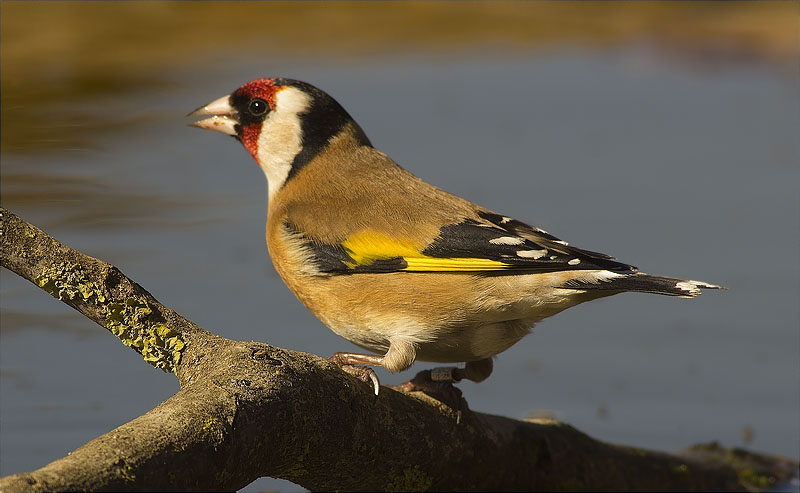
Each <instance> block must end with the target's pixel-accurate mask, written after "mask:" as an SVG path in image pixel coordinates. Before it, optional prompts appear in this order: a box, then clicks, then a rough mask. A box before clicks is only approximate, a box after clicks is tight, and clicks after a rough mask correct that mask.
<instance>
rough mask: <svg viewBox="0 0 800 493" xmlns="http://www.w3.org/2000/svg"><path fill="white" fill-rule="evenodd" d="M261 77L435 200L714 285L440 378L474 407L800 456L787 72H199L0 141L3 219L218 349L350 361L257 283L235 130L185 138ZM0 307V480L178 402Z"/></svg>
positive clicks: (246, 163) (606, 67) (579, 323)
mask: <svg viewBox="0 0 800 493" xmlns="http://www.w3.org/2000/svg"><path fill="white" fill-rule="evenodd" d="M260 76H287V77H293V78H298V79H303V80H306V81H308V82H311V83H313V84H315V85H317V86H318V87H320V88H322V89H323V90H326V91H327V92H329V93H330V94H332V95H333V96H334V97H335V98H337V99H338V100H339V102H340V103H342V105H343V106H344V107H345V108H347V109H348V111H349V112H350V113H351V114H352V115H353V116H354V117H355V118H356V120H357V121H358V122H359V123H360V124H361V126H362V127H363V128H364V129H365V131H366V133H367V135H368V136H369V137H370V139H371V140H372V142H373V143H374V145H375V146H376V147H378V148H379V149H381V150H383V151H384V152H386V153H387V154H389V156H391V157H392V158H393V159H395V160H396V161H397V162H398V163H400V164H401V165H402V166H404V167H406V168H407V169H409V170H411V171H412V172H414V173H415V174H417V175H419V176H421V177H422V178H424V179H426V180H428V181H430V182H431V183H434V184H436V185H438V186H440V187H442V188H444V189H446V190H448V191H450V192H453V193H456V194H458V195H461V196H463V197H466V198H468V199H470V200H472V201H474V202H477V203H480V204H482V205H484V206H486V207H489V208H491V209H493V210H496V211H498V212H501V213H503V214H506V215H511V216H514V217H517V218H519V219H520V220H523V221H526V222H529V223H533V224H536V225H538V226H540V227H542V228H544V229H546V230H548V231H550V232H551V233H553V234H555V235H557V236H559V237H561V238H563V239H565V240H567V241H569V242H570V243H571V244H573V245H576V246H579V247H584V248H587V249H591V250H596V251H601V252H605V253H609V254H612V255H614V256H616V257H617V258H619V259H620V260H622V261H624V262H628V263H631V264H634V265H637V266H639V267H640V268H641V269H642V270H643V271H646V272H650V273H657V274H664V275H671V276H677V277H685V278H690V279H699V280H704V281H709V282H713V283H719V284H723V285H726V286H728V287H729V288H730V290H729V291H724V292H707V293H706V294H704V295H703V296H702V297H700V298H698V299H694V300H682V299H674V298H667V297H659V296H650V295H636V294H626V295H620V296H615V297H612V298H608V299H604V300H600V301H596V302H593V303H590V304H585V305H582V306H579V307H576V308H573V309H571V310H568V311H566V312H564V313H562V314H560V315H558V316H556V317H554V318H552V319H548V320H546V321H545V322H543V323H541V324H540V325H539V326H537V328H536V329H535V331H534V334H533V335H530V336H528V337H526V338H525V339H523V340H522V341H521V342H520V343H518V344H517V345H516V346H514V347H513V348H511V349H510V350H508V351H507V352H505V353H503V354H501V355H500V356H499V357H498V358H497V360H496V362H495V371H494V374H493V375H492V376H491V378H490V379H489V380H487V381H486V382H484V383H481V384H472V383H464V384H462V385H461V387H462V388H463V390H464V394H465V396H466V398H467V399H468V401H469V403H470V407H471V408H472V409H475V410H479V411H482V412H488V413H496V414H502V415H505V416H510V417H515V418H522V417H525V416H528V415H530V414H531V413H537V412H547V413H550V414H552V415H555V416H556V417H557V418H558V419H561V420H564V421H566V422H568V423H570V424H572V425H574V426H576V427H577V428H579V429H581V430H583V431H585V432H587V433H589V434H590V435H592V436H593V437H596V438H598V439H602V440H605V441H609V442H614V443H621V444H630V445H636V446H642V447H647V448H651V449H659V450H666V451H677V450H680V449H682V448H684V447H687V446H689V445H691V444H693V443H697V442H704V441H710V440H717V441H719V442H721V443H722V444H723V445H726V446H746V447H748V448H751V449H754V450H758V451H764V452H768V453H775V454H783V455H788V456H791V457H794V458H798V457H800V450H798V443H800V425H799V424H798V416H800V386H799V385H798V383H800V310H799V309H798V300H800V256H799V255H798V245H800V195H799V194H798V185H797V184H798V183H800V166H798V163H799V162H800V159H799V158H800V155H799V153H798V141H797V135H799V134H800V117H799V116H798V111H797V110H798V107H797V83H798V80H797V74H792V73H781V72H777V71H773V70H770V69H768V68H765V67H759V66H740V65H736V66H726V67H721V68H719V67H718V68H716V69H714V70H710V69H709V70H705V69H702V68H698V67H697V66H694V65H692V66H689V65H683V64H681V63H680V62H678V61H675V60H672V61H665V60H663V59H661V58H659V57H658V56H656V55H655V54H653V53H652V52H650V51H648V50H638V49H635V50H624V51H615V52H610V53H608V52H594V51H585V52H584V51H577V50H573V51H557V52H542V53H538V54H536V55H525V54H518V55H514V56H510V55H502V54H498V53H491V52H487V53H482V54H473V55H471V56H470V57H462V58H453V57H445V56H439V57H400V56H398V57H394V58H388V59H387V58H384V59H367V60H352V61H345V62H343V61H336V62H326V61H324V60H316V59H308V58H299V59H293V60H279V59H278V60H276V59H263V60H253V59H250V60H248V62H247V63H246V64H245V63H237V62H228V63H223V62H221V61H220V62H219V63H209V64H208V65H207V66H204V67H198V68H197V69H187V68H184V69H181V70H176V71H175V72H174V73H172V74H167V75H166V77H167V78H168V80H169V84H166V85H163V86H162V87H161V88H160V89H155V90H153V91H149V92H142V93H136V94H131V95H128V96H126V97H124V98H105V99H102V100H97V101H92V102H91V103H90V104H89V105H88V110H89V111H96V112H97V113H98V114H102V115H108V118H109V120H110V121H111V122H114V121H126V119H138V120H137V121H138V123H137V124H136V125H135V126H132V127H130V126H129V127H126V130H125V131H124V132H106V133H101V134H98V135H87V145H85V146H79V147H72V148H65V149H63V152H60V153H55V154H52V153H51V154H47V155H34V154H11V153H4V154H3V162H2V178H3V180H2V187H3V205H4V206H5V207H9V208H10V209H12V210H13V211H14V212H15V213H17V214H19V215H20V216H22V217H23V218H25V219H27V220H29V221H31V222H33V223H34V224H37V225H38V226H40V227H43V228H44V229H45V230H47V231H48V232H49V233H51V234H53V235H54V236H56V237H57V238H58V239H60V240H62V241H64V242H66V243H67V244H69V245H71V246H72V247H74V248H77V249H79V250H81V251H83V252H86V253H88V254H90V255H94V256H97V257H99V258H102V259H104V260H107V261H109V262H111V263H114V264H115V265H117V266H118V267H119V268H121V269H122V270H123V272H125V273H126V274H127V275H128V276H130V277H131V278H133V279H134V280H136V281H137V282H139V283H140V284H141V285H142V286H144V287H145V288H146V289H148V290H149V291H150V292H151V293H152V294H153V295H155V296H156V297H157V298H158V299H159V300H160V301H161V302H162V303H164V304H165V305H168V306H170V307H172V308H174V309H176V310H178V311H179V312H181V313H182V314H183V315H185V316H186V317H187V318H189V319H191V320H193V321H194V322H196V323H197V324H199V325H200V326H202V327H204V328H206V329H208V330H211V331H213V332H216V333H218V334H220V335H223V336H225V337H229V338H233V339H243V340H260V341H265V342H269V343H271V344H275V345H278V346H282V347H287V348H291V349H296V350H302V351H308V352H312V353H316V354H319V355H323V356H327V355H330V354H332V353H334V352H336V351H344V350H349V349H354V346H352V345H350V344H349V343H348V342H346V341H345V340H343V339H341V338H339V337H337V336H336V335H334V334H333V333H331V332H330V331H329V330H328V329H326V328H325V327H324V326H323V325H322V324H321V323H320V322H319V321H317V320H316V319H315V318H314V317H313V316H312V315H311V314H310V313H309V312H308V311H307V310H306V309H305V308H304V307H303V306H302V305H301V304H300V303H299V302H298V301H297V300H296V299H295V298H294V296H293V295H292V294H291V293H290V292H289V291H288V290H287V289H286V287H285V286H284V285H283V283H282V281H281V280H280V278H279V277H278V276H277V274H276V273H275V272H274V270H273V268H272V266H271V264H270V262H269V260H268V258H267V254H266V249H265V246H264V240H263V236H264V221H265V218H266V182H265V181H264V179H263V175H262V174H261V171H260V170H259V169H258V167H257V166H256V165H255V163H254V162H252V160H251V159H250V157H249V156H248V155H247V154H246V152H245V151H244V150H243V149H242V148H241V146H240V145H239V144H237V143H236V142H235V141H234V140H233V139H229V138H225V137H223V136H221V135H218V134H215V133H210V132H202V131H199V130H197V129H193V128H189V127H186V126H185V123H186V121H187V120H186V119H185V118H184V116H183V115H185V114H186V113H187V112H188V111H190V110H192V109H193V108H196V107H197V106H199V105H200V104H203V103H206V102H208V101H210V100H212V99H214V98H216V97H219V96H221V95H223V94H226V93H228V92H230V91H231V90H233V89H235V88H236V87H238V86H239V85H240V84H241V83H243V82H245V81H247V80H249V79H252V78H256V77H260ZM82 109H83V110H86V109H87V105H86V103H85V102H84V103H83V108H82ZM62 110H63V111H70V110H71V109H70V107H69V106H68V105H67V106H65V107H64V108H62ZM22 173H32V174H35V175H37V176H40V177H47V178H50V179H51V180H50V182H49V184H48V185H47V186H46V187H44V188H43V189H42V190H41V196H40V198H39V199H37V200H29V201H23V200H16V201H15V200H14V197H16V195H15V194H14V193H13V192H17V193H19V192H20V191H21V190H25V186H26V185H24V184H22V183H21V182H20V181H19V179H18V176H19V175H20V174H22ZM53 191H60V192H69V193H61V194H55V193H52V192H53ZM7 193H9V195H8V197H12V198H11V199H8V198H7V195H6V194H7ZM0 295H1V296H2V299H1V300H0V304H1V306H2V311H1V312H0V323H2V332H0V341H2V344H0V369H1V370H2V371H1V373H0V427H1V429H2V440H0V474H2V475H6V474H11V473H15V472H22V471H27V470H32V469H35V468H37V467H40V466H42V465H44V464H46V463H47V462H49V461H52V460H54V459H56V458H58V457H61V456H63V455H65V454H66V453H67V452H69V451H71V450H73V449H75V448H77V447H79V446H80V445H82V444H83V443H85V442H86V441H88V440H90V439H91V438H93V437H95V436H97V435H99V434H102V433H104V432H107V431H109V430H111V429H113V428H115V427H117V426H119V425H121V424H123V423H124V422H126V421H128V420H130V419H132V418H134V417H135V416H138V415H139V414H141V413H143V412H145V411H147V410H149V409H151V408H152V407H154V406H155V405H156V404H158V403H159V402H161V401H162V400H163V399H165V398H167V397H168V396H170V395H171V394H172V393H174V392H175V391H176V390H177V388H178V387H177V382H176V381H175V379H174V377H172V376H170V375H168V374H164V373H162V372H161V371H159V370H155V369H153V368H151V367H149V366H148V365H145V364H143V362H142V361H141V358H140V357H139V356H138V355H136V354H135V353H134V352H132V351H130V350H129V349H127V348H125V347H124V346H123V345H121V344H119V342H118V341H117V340H116V339H114V338H113V337H112V336H110V334H108V333H107V332H106V331H105V330H104V329H103V328H101V327H99V326H95V325H93V324H91V323H90V322H88V321H86V320H85V319H83V318H82V317H81V316H80V315H78V314H77V313H74V312H73V311H72V310H71V309H69V308H68V307H66V306H65V305H63V304H61V303H60V302H58V301H56V300H54V299H53V298H51V297H50V296H49V295H47V294H46V293H44V292H42V291H41V290H39V289H38V288H36V287H35V286H34V285H32V284H30V283H28V282H26V281H23V280H21V279H19V278H17V277H16V276H15V275H14V274H12V273H10V272H9V271H6V270H3V271H2V274H1V277H0ZM426 366H430V365H423V364H416V365H415V366H414V367H413V369H412V370H413V371H409V372H406V373H404V374H401V375H389V374H387V373H385V372H382V373H380V377H381V379H382V382H383V383H385V384H392V383H398V382H400V381H402V380H404V379H406V378H408V377H410V376H412V375H413V374H414V371H416V370H419V369H421V368H424V367H426ZM748 430H750V431H752V433H751V435H752V437H748V436H746V435H748V434H750V433H748ZM259 488H261V489H263V488H272V489H280V490H287V489H298V488H297V487H296V486H294V485H291V484H290V483H287V482H283V481H275V480H269V479H262V480H259V481H257V482H255V483H253V484H252V485H250V486H249V487H248V490H253V491H255V490H258V489H259Z"/></svg>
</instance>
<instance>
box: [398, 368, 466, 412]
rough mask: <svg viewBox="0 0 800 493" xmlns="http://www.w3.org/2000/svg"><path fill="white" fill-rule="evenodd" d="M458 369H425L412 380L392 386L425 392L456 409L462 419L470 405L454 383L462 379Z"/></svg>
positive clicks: (402, 390) (403, 389) (409, 390)
mask: <svg viewBox="0 0 800 493" xmlns="http://www.w3.org/2000/svg"><path fill="white" fill-rule="evenodd" d="M458 370H459V369H458V368H452V367H448V368H434V369H432V370H423V371H421V372H419V373H417V375H416V376H415V377H414V378H412V379H411V380H409V381H407V382H403V383H401V384H400V385H393V386H392V387H391V388H393V389H395V390H397V391H399V392H423V393H424V394H426V395H428V396H430V397H433V398H434V399H436V400H438V401H440V402H442V403H444V404H446V405H447V406H449V407H450V408H451V409H453V410H454V411H456V413H458V416H459V419H460V417H461V413H462V411H468V410H469V406H467V401H466V400H465V399H464V398H463V396H462V394H461V390H460V389H459V388H457V387H456V386H454V385H453V382H458V381H459V380H461V378H460V377H459V376H458V374H457V371H458Z"/></svg>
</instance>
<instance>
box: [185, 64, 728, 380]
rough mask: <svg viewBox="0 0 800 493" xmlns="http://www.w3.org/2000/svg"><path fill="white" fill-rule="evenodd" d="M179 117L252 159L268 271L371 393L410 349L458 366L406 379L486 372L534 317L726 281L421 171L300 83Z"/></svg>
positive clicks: (250, 90) (262, 88)
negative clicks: (452, 188) (492, 205)
mask: <svg viewBox="0 0 800 493" xmlns="http://www.w3.org/2000/svg"><path fill="white" fill-rule="evenodd" d="M208 115H210V116H208ZM188 116H204V117H205V118H203V119H201V120H198V121H194V122H192V123H190V125H192V126H195V127H199V128H202V129H209V130H215V131H218V132H221V133H223V134H227V135H230V136H233V137H234V138H235V139H237V140H238V141H239V142H241V144H242V145H243V146H244V148H245V149H246V150H247V152H248V153H249V154H250V155H251V156H252V158H253V159H254V160H255V161H256V163H257V164H258V165H259V166H260V168H261V169H262V171H263V172H264V174H265V175H266V179H267V195H268V204H267V222H266V242H267V249H268V252H269V256H270V257H271V259H272V263H273V265H274V266H275V270H276V271H277V272H278V274H279V275H280V277H281V278H282V279H283V281H284V282H285V284H286V285H287V286H288V287H289V289H290V290H291V291H292V292H293V293H294V294H295V296H296V297H297V298H298V299H299V300H300V301H301V302H302V303H303V304H304V305H305V306H306V307H307V308H308V309H309V310H310V311H311V312H312V313H313V314H314V315H315V316H316V317H317V318H319V320H321V321H322V323H323V324H325V325H326V326H327V327H329V328H330V329H331V330H332V331H333V332H334V333H336V334H338V335H339V336H341V337H343V338H344V339H347V340H348V341H350V342H352V343H354V344H355V345H357V346H359V347H361V348H363V349H366V350H367V351H369V352H370V353H356V352H338V353H335V354H334V355H333V356H332V357H331V358H330V360H331V361H332V362H334V363H336V364H337V365H338V366H339V367H341V368H342V369H343V370H345V371H346V372H348V373H351V374H353V375H355V376H357V377H359V378H361V379H362V380H364V381H365V382H370V381H371V382H372V385H373V388H374V392H375V394H376V395H377V394H378V390H379V386H380V383H379V381H378V379H377V376H376V375H375V372H374V370H373V369H372V368H371V367H372V366H382V367H383V368H385V369H386V370H388V371H389V372H399V371H403V370H406V369H408V368H409V367H410V366H411V365H412V364H413V363H414V362H415V361H416V360H420V361H428V362H435V363H445V364H456V365H463V366H444V367H441V368H434V369H433V370H430V371H429V372H428V373H426V374H425V375H426V377H425V378H423V379H422V380H420V379H418V378H415V379H414V380H413V381H414V382H415V384H414V385H412V386H411V387H405V389H406V390H417V389H419V388H420V386H421V387H423V388H424V386H425V383H424V382H422V381H423V380H424V381H425V382H428V383H430V384H431V385H436V384H439V383H445V384H447V385H451V384H452V382H458V381H460V380H462V379H467V380H471V381H474V382H480V381H483V380H485V379H486V378H487V377H488V376H489V375H490V374H491V372H492V369H493V358H494V357H495V356H496V355H498V354H500V353H502V352H503V351H505V350H507V349H508V348H510V347H511V346H512V345H514V344H515V343H517V342H518V341H519V340H521V339H522V338H523V337H524V336H525V335H527V334H528V333H530V332H531V329H532V328H533V326H534V325H535V324H536V323H538V322H540V321H542V320H543V319H545V318H547V317H550V316H553V315H555V314H557V313H559V312H561V311H563V310H565V309H567V308H570V307H573V306H576V305H578V304H580V303H584V302H586V301H590V300H594V299H598V298H602V297H606V296H610V295H614V294H618V293H622V292H643V293H654V294H660V295H668V296H676V297H682V298H693V297H695V296H697V295H699V294H700V293H701V290H702V289H726V288H724V287H723V286H718V285H715V284H710V283H707V282H702V281H693V280H685V279H678V278H673V277H665V276H658V275H650V274H646V273H643V272H640V271H639V270H638V269H637V268H636V267H634V266H632V265H629V264H625V263H623V262H620V261H618V260H616V259H615V258H614V257H612V256H609V255H606V254H603V253H599V252H595V251H591V250H585V249H582V248H577V247H575V246H572V245H570V244H569V243H567V242H566V241H563V240H561V239H559V238H558V237H556V236H554V235H552V234H550V233H548V232H547V231H545V230H543V229H540V228H537V227H535V226H531V225H529V224H527V223H524V222H522V221H519V220H517V219H514V218H512V217H510V216H506V215H503V214H498V213H496V212H493V211H491V210H489V209H487V208H484V207H482V206H480V205H477V204H474V203H472V202H470V201H468V200H466V199H463V198H461V197H458V196H456V195H453V194H450V193H448V192H446V191H444V190H442V189H440V188H438V187H436V186H434V185H432V184H429V183H427V182H425V181H423V180H422V179H420V178H418V177H417V176H415V175H413V174H412V173H410V172H409V171H407V170H406V169H405V168H403V167H401V166H400V165H398V164H397V163H395V162H394V161H393V160H392V159H391V158H389V156H387V155H386V154H384V153H383V152H381V151H380V150H378V149H376V148H375V147H373V145H372V144H371V142H370V140H369V138H367V135H366V133H365V132H364V130H363V129H362V128H361V127H360V126H359V125H358V123H356V121H355V120H354V119H353V117H351V116H350V114H349V113H348V112H347V111H346V110H345V109H344V108H343V107H342V106H341V105H340V104H339V103H338V102H337V101H336V100H335V99H334V98H333V97H331V96H330V95H328V94H327V93H325V92H323V91H322V90H320V89H318V88H317V87H315V86H313V85H311V84H309V83H306V82H302V81H299V80H294V79H289V78H281V77H268V78H260V79H256V80H252V81H250V82H247V83H246V84H244V85H242V86H241V87H239V88H238V89H236V90H235V91H233V92H232V93H230V94H228V95H225V96H222V97H221V98H219V99H216V100H214V101H212V102H210V103H208V104H206V105H203V106H201V107H200V108H198V109H197V110H195V111H193V112H192V113H190V114H189V115H188ZM421 374H422V373H421ZM420 382H422V383H420ZM417 383H419V384H420V385H417Z"/></svg>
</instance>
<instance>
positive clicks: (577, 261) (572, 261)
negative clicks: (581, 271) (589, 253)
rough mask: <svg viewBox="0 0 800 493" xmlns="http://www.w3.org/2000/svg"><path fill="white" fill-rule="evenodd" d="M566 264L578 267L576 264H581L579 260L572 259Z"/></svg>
mask: <svg viewBox="0 0 800 493" xmlns="http://www.w3.org/2000/svg"><path fill="white" fill-rule="evenodd" d="M567 263H568V264H569V265H578V264H580V263H581V259H579V258H574V259H572V260H570V261H569V262H567Z"/></svg>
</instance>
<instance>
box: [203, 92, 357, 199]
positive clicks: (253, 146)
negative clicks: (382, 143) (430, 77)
mask: <svg viewBox="0 0 800 493" xmlns="http://www.w3.org/2000/svg"><path fill="white" fill-rule="evenodd" d="M197 115H213V116H211V117H210V118H205V119H203V120H200V121H197V122H194V123H192V124H191V125H193V126H195V127H199V128H204V129H208V130H216V131H218V132H222V133H224V134H228V135H232V136H234V137H236V138H237V139H238V140H239V141H240V142H241V143H242V145H244V147H245V149H247V152H249V153H250V155H251V156H253V159H255V160H256V162H257V163H258V164H259V166H261V169H262V170H263V171H264V173H265V174H266V176H267V180H268V182H269V190H270V194H272V193H274V192H275V191H277V190H279V189H280V188H281V187H283V185H284V184H285V183H286V181H287V180H289V179H291V178H292V177H293V176H294V175H295V174H296V173H298V172H299V171H300V170H301V169H302V168H303V167H304V166H305V165H307V164H309V163H310V162H311V161H312V160H313V159H314V158H315V157H317V156H318V155H319V154H320V153H321V152H323V151H324V150H325V148H326V147H327V145H328V143H329V142H330V141H331V139H333V138H335V137H338V136H340V135H341V134H342V133H343V132H347V133H350V134H352V138H354V139H355V140H356V141H357V143H358V144H359V145H370V143H369V140H368V139H367V137H366V135H364V132H363V131H362V130H361V128H360V127H359V126H358V124H356V123H355V121H353V119H352V117H351V116H350V115H349V114H348V113H347V111H345V110H344V108H342V106H341V105H339V103H337V102H336V100H334V99H333V98H332V97H330V96H329V95H327V94H326V93H324V92H323V91H321V90H319V89H317V88H316V87H314V86H312V85H311V84H307V83H305V82H301V81H298V80H293V79H283V78H264V79H256V80H253V81H250V82H248V83H246V84H244V85H243V86H241V87H240V88H238V89H236V90H235V91H233V92H232V93H231V94H229V95H227V96H223V97H221V98H219V99H216V100H214V101H212V102H210V103H208V104H206V105H203V106H201V107H200V108H198V109H197V110H195V111H193V112H192V113H190V114H189V116H197Z"/></svg>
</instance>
